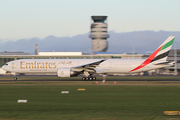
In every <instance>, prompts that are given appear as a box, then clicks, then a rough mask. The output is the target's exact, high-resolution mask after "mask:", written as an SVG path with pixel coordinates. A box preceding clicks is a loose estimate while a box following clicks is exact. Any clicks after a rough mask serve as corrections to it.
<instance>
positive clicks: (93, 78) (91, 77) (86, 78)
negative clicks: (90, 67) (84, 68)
mask: <svg viewBox="0 0 180 120" xmlns="http://www.w3.org/2000/svg"><path fill="white" fill-rule="evenodd" d="M82 80H83V81H84V80H90V81H91V80H96V77H94V76H90V77H82Z"/></svg>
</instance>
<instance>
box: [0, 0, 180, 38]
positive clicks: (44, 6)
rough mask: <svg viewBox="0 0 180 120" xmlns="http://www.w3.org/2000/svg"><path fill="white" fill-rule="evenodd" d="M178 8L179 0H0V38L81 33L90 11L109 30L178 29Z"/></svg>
mask: <svg viewBox="0 0 180 120" xmlns="http://www.w3.org/2000/svg"><path fill="white" fill-rule="evenodd" d="M179 11H180V0H0V40H1V41H2V40H3V41H8V40H18V39H29V38H34V37H38V38H45V37H46V36H49V35H54V36H56V37H63V36H70V37H71V36H74V35H78V34H85V33H88V32H89V31H90V24H91V19H90V17H91V16H92V15H106V16H108V30H109V31H112V30H113V31H115V32H131V31H144V30H153V31H160V30H165V31H180V15H179Z"/></svg>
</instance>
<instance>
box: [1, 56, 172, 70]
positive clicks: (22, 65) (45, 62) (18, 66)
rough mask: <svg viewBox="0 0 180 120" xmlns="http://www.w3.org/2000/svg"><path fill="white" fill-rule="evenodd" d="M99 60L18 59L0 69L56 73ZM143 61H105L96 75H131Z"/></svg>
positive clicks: (144, 68) (148, 66) (152, 65)
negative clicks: (58, 70) (59, 70)
mask: <svg viewBox="0 0 180 120" xmlns="http://www.w3.org/2000/svg"><path fill="white" fill-rule="evenodd" d="M98 60H100V59H20V60H14V61H11V62H8V63H7V64H8V65H4V66H3V67H2V68H3V69H4V70H6V71H10V72H14V73H39V72H40V73H42V72H46V73H56V72H57V69H58V68H66V67H67V68H72V67H76V66H80V65H84V64H89V63H93V62H96V61H98ZM144 61H145V59H107V60H105V61H104V62H102V63H100V64H99V65H98V66H97V67H96V68H95V70H96V73H131V72H130V71H131V70H133V69H134V68H136V67H137V66H139V65H140V64H142V63H143V62H144ZM167 66H170V65H154V64H153V63H149V64H148V65H146V66H144V67H142V68H140V69H138V70H135V71H133V72H143V71H148V70H152V69H157V68H163V67H167ZM133 72H132V73H133Z"/></svg>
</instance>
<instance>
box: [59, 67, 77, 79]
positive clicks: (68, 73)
mask: <svg viewBox="0 0 180 120" xmlns="http://www.w3.org/2000/svg"><path fill="white" fill-rule="evenodd" d="M57 76H58V77H75V76H78V73H76V72H74V71H72V70H71V68H58V69H57Z"/></svg>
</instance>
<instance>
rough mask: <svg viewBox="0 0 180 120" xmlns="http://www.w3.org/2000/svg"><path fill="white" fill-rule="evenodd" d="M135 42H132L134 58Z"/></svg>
mask: <svg viewBox="0 0 180 120" xmlns="http://www.w3.org/2000/svg"><path fill="white" fill-rule="evenodd" d="M134 43H135V42H132V54H133V58H134V54H135V44H134Z"/></svg>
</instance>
